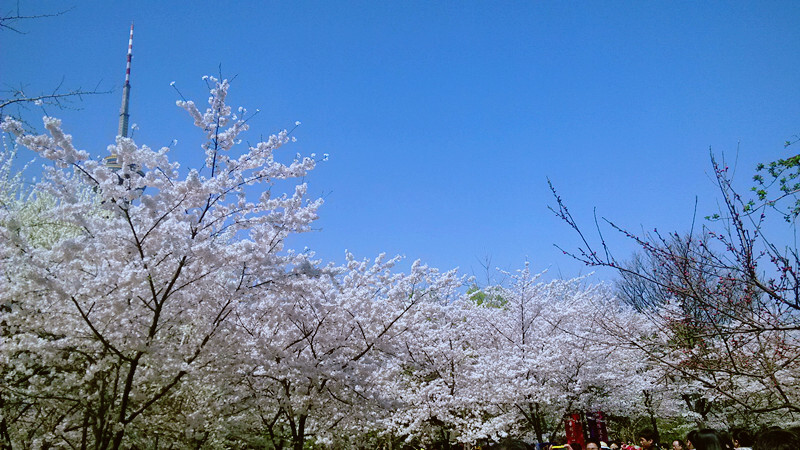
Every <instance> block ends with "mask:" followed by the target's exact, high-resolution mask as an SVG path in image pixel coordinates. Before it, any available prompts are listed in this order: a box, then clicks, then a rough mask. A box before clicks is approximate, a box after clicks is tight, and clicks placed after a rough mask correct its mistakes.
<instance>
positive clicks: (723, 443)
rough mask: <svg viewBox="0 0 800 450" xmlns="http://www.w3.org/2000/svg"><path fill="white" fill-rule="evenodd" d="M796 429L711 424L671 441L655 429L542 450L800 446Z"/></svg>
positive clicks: (773, 449)
mask: <svg viewBox="0 0 800 450" xmlns="http://www.w3.org/2000/svg"><path fill="white" fill-rule="evenodd" d="M797 431H798V430H795V429H782V428H778V427H772V428H768V429H766V430H763V431H761V432H760V433H757V434H756V435H755V436H754V435H753V434H752V433H750V432H749V431H748V430H745V429H733V430H730V431H724V430H723V431H721V430H714V429H710V428H704V429H698V430H692V431H691V432H689V434H687V435H686V438H685V439H683V440H681V439H675V440H674V441H672V443H671V444H669V443H658V441H657V436H656V434H655V432H653V430H649V429H645V430H642V431H640V432H639V433H638V434H637V439H638V442H636V443H634V442H621V441H609V442H607V443H606V442H604V441H600V440H595V439H588V440H587V441H586V442H585V444H584V445H581V444H579V443H569V444H561V445H550V446H549V447H544V448H543V449H542V450H800V433H798V432H797Z"/></svg>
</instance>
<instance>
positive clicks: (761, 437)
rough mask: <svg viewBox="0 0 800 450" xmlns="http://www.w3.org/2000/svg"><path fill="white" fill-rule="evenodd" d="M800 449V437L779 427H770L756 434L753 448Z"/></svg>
mask: <svg viewBox="0 0 800 450" xmlns="http://www.w3.org/2000/svg"><path fill="white" fill-rule="evenodd" d="M797 449H800V437H798V436H797V434H795V433H793V432H791V431H789V430H783V429H781V428H770V429H768V430H766V431H762V432H761V433H759V434H758V436H756V441H755V443H754V444H753V450H797Z"/></svg>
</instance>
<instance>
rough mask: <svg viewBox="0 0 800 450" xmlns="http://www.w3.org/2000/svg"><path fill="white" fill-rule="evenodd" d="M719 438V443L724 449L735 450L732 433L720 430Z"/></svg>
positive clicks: (718, 432)
mask: <svg viewBox="0 0 800 450" xmlns="http://www.w3.org/2000/svg"><path fill="white" fill-rule="evenodd" d="M717 437H719V442H720V443H721V444H722V448H723V449H725V450H733V437H731V433H729V432H728V431H727V430H720V431H717Z"/></svg>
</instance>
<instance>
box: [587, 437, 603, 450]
mask: <svg viewBox="0 0 800 450" xmlns="http://www.w3.org/2000/svg"><path fill="white" fill-rule="evenodd" d="M584 448H585V449H586V450H600V441H598V440H596V439H588V440H587V441H586V446H585V447H584Z"/></svg>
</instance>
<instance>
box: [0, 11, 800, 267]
mask: <svg viewBox="0 0 800 450" xmlns="http://www.w3.org/2000/svg"><path fill="white" fill-rule="evenodd" d="M12 3H13V2H6V3H5V4H4V5H3V6H2V7H3V8H5V9H3V10H2V11H1V12H3V13H6V12H12V11H13V9H14V5H13V4H12ZM71 6H72V9H71V10H70V11H69V12H67V13H65V14H63V15H61V16H58V17H51V18H44V19H40V20H34V21H25V22H17V23H16V25H15V26H17V27H18V28H19V29H21V30H22V31H24V32H25V34H17V33H13V32H10V31H8V30H3V31H0V84H1V85H2V87H3V89H7V88H8V86H19V85H20V84H24V85H25V86H26V88H27V89H28V90H29V91H31V92H35V91H38V90H47V89H51V88H52V87H53V86H55V85H57V84H58V83H59V82H60V81H61V80H62V78H63V79H64V86H65V87H67V88H71V87H78V86H80V87H84V88H92V87H94V86H95V85H97V84H98V83H99V86H100V88H101V89H113V90H114V92H113V93H112V94H109V95H101V96H94V97H87V98H85V99H84V101H82V102H80V103H78V104H76V105H75V106H77V107H79V108H80V109H78V110H66V111H48V112H50V113H51V114H52V115H55V116H58V117H61V118H63V119H64V127H65V129H66V130H67V131H68V132H70V133H72V134H73V135H74V138H75V143H76V144H77V145H78V146H79V147H80V148H83V149H87V150H89V151H91V152H93V153H96V154H97V155H98V156H105V155H106V153H107V152H106V150H105V148H106V146H107V145H108V144H109V143H110V142H113V139H114V135H115V133H116V130H117V120H118V110H119V104H120V98H121V85H122V83H123V81H124V71H125V52H126V50H127V41H128V30H129V26H130V22H131V21H132V20H133V21H135V25H136V29H135V36H134V49H133V53H134V58H133V70H132V73H133V74H132V90H131V110H130V114H131V123H136V124H137V125H138V127H139V129H138V130H137V131H136V132H135V135H134V138H135V139H136V141H137V142H138V143H140V144H147V145H150V146H152V147H160V146H162V145H167V144H169V142H170V141H171V140H172V139H178V145H177V147H176V148H175V150H174V151H173V153H172V157H173V158H177V159H178V160H179V161H181V163H182V165H183V166H184V167H192V166H198V165H199V164H201V163H202V151H201V150H200V149H199V147H198V143H199V134H198V133H197V132H196V131H194V128H193V126H192V125H191V121H190V120H189V118H188V116H187V115H186V114H185V112H183V111H182V110H180V109H179V108H177V107H176V106H175V104H174V101H175V100H176V98H177V94H176V93H175V91H174V90H172V88H170V86H169V83H170V82H171V81H175V82H176V85H177V86H178V87H179V88H180V90H181V91H182V92H183V94H184V95H185V96H186V97H187V98H191V99H195V100H196V101H198V103H200V102H203V101H204V100H205V98H206V97H207V93H206V92H204V84H203V83H202V82H201V76H203V75H206V74H216V73H217V72H218V66H220V65H221V67H222V73H223V75H224V76H226V77H232V76H234V75H236V76H237V78H236V80H235V82H234V83H233V87H232V89H231V94H230V103H231V104H233V105H234V106H239V105H241V106H244V107H246V108H248V109H249V110H250V111H254V110H255V109H256V108H259V109H260V110H261V113H260V114H258V116H256V117H255V118H254V119H253V120H252V121H251V125H252V128H251V131H250V132H249V135H248V136H245V139H248V138H249V139H250V140H251V141H255V140H256V139H257V138H258V136H259V135H260V134H264V135H266V134H269V133H273V132H275V131H277V130H279V129H282V128H288V127H291V126H292V124H293V123H294V121H296V120H299V121H301V122H302V123H303V124H302V126H301V127H300V128H298V129H297V130H296V131H295V132H294V136H296V137H297V139H298V142H297V143H295V144H292V145H291V146H290V147H287V149H286V153H287V155H288V156H289V157H291V156H293V155H294V154H295V153H296V152H299V153H301V154H310V153H312V152H313V153H317V154H318V155H321V154H323V153H328V154H330V159H329V160H328V161H327V162H325V163H321V164H320V165H319V166H318V168H317V170H316V171H315V173H314V174H313V175H312V176H310V177H309V178H308V181H309V184H310V190H309V191H310V192H311V193H312V194H314V195H323V196H324V197H325V200H326V203H325V205H324V206H323V209H322V211H321V218H320V220H319V222H318V227H319V228H320V229H321V230H320V231H317V232H314V233H311V234H307V235H304V236H301V237H299V238H296V239H293V240H292V241H291V245H292V246H293V247H295V248H298V249H302V248H303V247H304V246H308V247H310V248H311V249H313V250H315V251H316V252H317V255H318V257H320V258H322V259H324V260H326V261H342V260H343V256H344V250H345V249H349V250H350V251H351V252H353V253H354V254H355V255H356V256H358V257H374V256H375V255H376V254H378V253H380V252H387V253H389V254H403V255H405V256H406V257H407V258H408V260H409V261H410V260H414V259H417V258H420V259H422V260H423V261H424V262H427V263H429V264H431V265H433V266H436V267H440V268H442V269H449V268H453V267H456V266H458V267H460V268H461V269H462V271H464V272H466V273H470V272H473V271H474V272H476V273H479V274H480V273H481V272H482V269H481V267H480V264H479V260H481V259H483V258H484V257H485V256H490V257H491V258H492V266H499V267H502V268H507V269H514V268H518V267H520V266H521V265H522V264H523V262H524V261H525V260H526V259H527V260H529V261H530V262H531V264H532V267H533V268H534V269H536V270H542V269H546V268H549V269H550V270H551V273H552V274H554V275H558V274H560V275H562V276H573V275H576V274H579V273H585V272H587V269H586V268H583V267H582V266H580V265H579V264H577V263H575V262H573V261H571V260H569V258H567V257H565V256H563V255H562V254H561V252H560V251H559V250H557V249H555V248H554V247H553V244H554V243H558V244H560V245H563V246H565V247H567V248H573V247H574V246H575V245H576V244H577V240H576V236H574V235H573V234H572V233H571V232H570V230H568V229H567V227H566V226H565V225H564V224H562V223H560V222H559V220H558V219H557V218H555V217H554V216H553V214H552V213H550V212H549V211H548V210H547V205H552V204H553V201H552V198H551V195H550V193H549V190H548V187H547V183H546V177H550V179H551V180H552V181H553V183H554V184H555V185H556V186H557V188H558V189H559V191H560V193H561V195H562V196H563V197H564V198H565V200H566V201H567V203H568V205H569V206H570V208H571V210H572V212H573V213H574V214H575V215H576V217H577V218H578V219H579V220H580V221H581V222H582V223H584V224H585V225H586V226H587V227H590V226H591V221H592V210H593V208H595V207H596V209H597V212H598V215H599V216H603V217H608V218H609V219H612V220H614V221H615V222H617V223H619V224H621V225H623V226H625V227H628V228H630V229H632V230H634V231H637V230H643V229H644V230H651V229H652V228H655V227H658V228H659V230H686V229H688V227H689V226H690V224H691V221H692V212H693V209H694V201H695V196H697V197H698V210H699V212H700V215H701V216H702V215H705V214H708V213H711V212H713V211H714V208H715V195H716V193H715V191H714V188H713V185H712V183H711V181H710V179H709V176H708V173H709V172H710V164H709V147H711V148H712V149H713V150H714V151H715V152H717V153H718V154H721V153H724V154H725V157H726V159H728V160H729V161H730V162H732V161H733V160H734V159H737V158H738V163H737V178H739V179H740V182H741V186H743V187H744V188H746V187H747V186H749V183H748V179H749V177H750V176H751V175H752V172H753V168H754V166H755V164H756V163H757V162H759V161H765V160H772V159H775V158H777V157H780V156H783V155H784V152H785V150H783V148H782V145H781V144H782V142H783V141H785V140H787V139H789V138H791V136H792V135H795V134H798V133H800V121H798V118H800V90H799V89H798V87H800V71H798V70H797V63H796V60H797V55H798V54H800V27H798V26H797V23H798V20H800V3H798V2H776V1H769V2H655V1H654V2H644V1H640V2H532V1H531V2H474V1H459V2H455V1H446V2H434V1H430V2H417V1H404V2H399V1H398V2H388V1H387V2H375V1H363V2H355V1H347V2H323V1H319V2H256V1H239V2H208V1H193V2H163V1H139V2H108V1H80V2H77V1H76V2H74V3H69V2H63V1H37V2H20V6H19V7H20V9H21V11H20V12H21V13H23V14H25V15H30V14H46V13H52V12H56V11H59V10H63V9H65V8H69V7H71ZM30 114H31V115H33V116H36V115H41V113H39V112H31V113H30ZM737 146H738V149H739V150H738V153H737ZM30 157H31V156H30V155H29V154H27V155H22V158H23V159H24V158H30ZM611 240H612V243H613V244H614V246H615V248H616V249H618V250H617V254H618V256H622V257H624V256H625V255H626V254H629V253H630V252H631V251H632V250H633V247H632V246H630V245H629V244H626V243H624V242H621V241H620V240H619V239H617V238H615V237H613V236H612V239H611ZM611 276H612V274H611V273H610V272H600V273H598V275H597V277H596V278H597V279H607V278H610V277H611Z"/></svg>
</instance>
